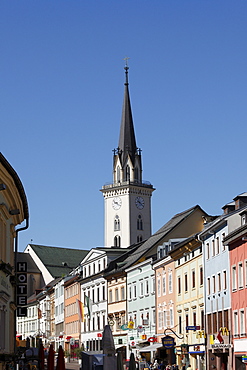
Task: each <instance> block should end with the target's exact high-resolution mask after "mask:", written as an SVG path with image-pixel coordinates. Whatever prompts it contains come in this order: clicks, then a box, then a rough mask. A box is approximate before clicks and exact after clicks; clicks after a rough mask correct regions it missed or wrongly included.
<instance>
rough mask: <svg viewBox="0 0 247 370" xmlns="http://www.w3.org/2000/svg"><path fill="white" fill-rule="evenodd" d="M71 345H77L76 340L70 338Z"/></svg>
mask: <svg viewBox="0 0 247 370" xmlns="http://www.w3.org/2000/svg"><path fill="white" fill-rule="evenodd" d="M69 342H70V344H71V345H72V346H73V345H74V344H75V338H70V341H69Z"/></svg>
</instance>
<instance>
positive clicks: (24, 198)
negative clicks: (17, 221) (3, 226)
mask: <svg viewBox="0 0 247 370" xmlns="http://www.w3.org/2000/svg"><path fill="white" fill-rule="evenodd" d="M0 163H2V165H3V166H4V167H5V169H6V170H7V171H8V172H9V174H10V175H11V176H12V178H13V180H14V183H15V186H16V187H17V189H18V191H19V193H20V197H21V200H22V203H23V211H24V217H25V219H28V218H29V210H28V203H27V196H26V193H25V190H24V187H23V185H22V182H21V180H20V178H19V176H18V174H17V172H16V171H15V170H14V168H13V167H12V166H11V164H10V163H9V162H8V161H7V159H6V158H5V157H4V155H3V154H2V153H1V152H0Z"/></svg>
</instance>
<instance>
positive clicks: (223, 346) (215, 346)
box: [211, 343, 232, 349]
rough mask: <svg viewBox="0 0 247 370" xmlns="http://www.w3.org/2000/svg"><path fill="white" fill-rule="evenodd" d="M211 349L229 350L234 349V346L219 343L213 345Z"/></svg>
mask: <svg viewBox="0 0 247 370" xmlns="http://www.w3.org/2000/svg"><path fill="white" fill-rule="evenodd" d="M211 348H212V349H223V348H225V349H228V348H232V344H221V343H217V344H211Z"/></svg>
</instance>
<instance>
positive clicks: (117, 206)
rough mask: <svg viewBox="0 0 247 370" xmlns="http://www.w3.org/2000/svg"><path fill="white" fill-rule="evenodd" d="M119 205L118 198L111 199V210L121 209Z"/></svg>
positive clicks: (120, 203)
mask: <svg viewBox="0 0 247 370" xmlns="http://www.w3.org/2000/svg"><path fill="white" fill-rule="evenodd" d="M121 205H122V200H121V198H119V197H115V198H113V201H112V207H113V209H115V210H117V209H119V208H120V207H121Z"/></svg>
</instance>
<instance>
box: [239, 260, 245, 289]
mask: <svg viewBox="0 0 247 370" xmlns="http://www.w3.org/2000/svg"><path fill="white" fill-rule="evenodd" d="M243 287H244V274H243V262H239V263H238V288H239V289H242V288H243Z"/></svg>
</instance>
